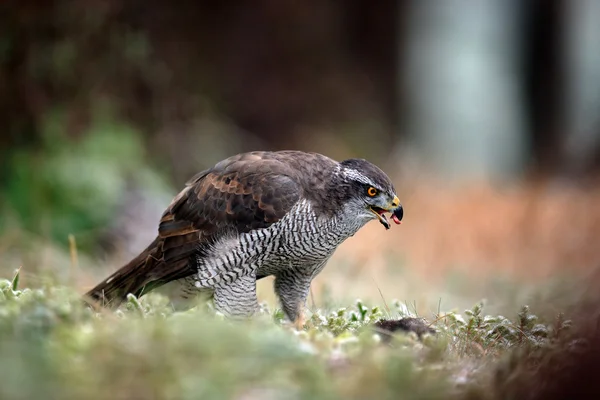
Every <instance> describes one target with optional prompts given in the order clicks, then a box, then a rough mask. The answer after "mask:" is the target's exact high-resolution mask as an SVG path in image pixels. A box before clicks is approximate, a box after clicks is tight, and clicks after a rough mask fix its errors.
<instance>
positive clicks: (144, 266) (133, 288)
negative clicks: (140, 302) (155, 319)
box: [84, 238, 160, 308]
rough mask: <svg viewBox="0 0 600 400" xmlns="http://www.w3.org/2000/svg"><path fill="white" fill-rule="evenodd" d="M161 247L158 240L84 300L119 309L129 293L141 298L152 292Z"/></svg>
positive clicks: (86, 295) (85, 296) (89, 292)
mask: <svg viewBox="0 0 600 400" xmlns="http://www.w3.org/2000/svg"><path fill="white" fill-rule="evenodd" d="M159 247H160V240H159V238H156V239H154V241H153V242H152V243H151V244H150V245H149V246H148V247H147V248H146V249H145V250H144V251H142V252H141V253H140V254H139V255H138V256H137V257H135V258H134V259H133V260H131V261H130V262H129V263H127V264H126V265H124V266H123V267H121V268H120V269H118V270H117V271H116V272H114V273H113V274H112V275H110V276H109V277H108V278H106V279H105V280H103V281H102V282H100V283H99V284H98V285H96V287H94V288H93V289H91V290H90V291H88V292H87V293H86V294H85V295H84V300H85V301H86V302H87V303H89V304H90V305H97V306H102V307H108V308H117V307H118V306H119V305H120V304H121V303H122V302H123V301H124V300H125V299H126V298H127V295H128V294H129V293H132V294H134V295H135V296H137V297H139V296H141V295H142V294H144V293H146V292H148V291H150V290H151V289H152V288H153V287H152V288H151V287H149V286H155V285H153V284H152V283H153V282H152V279H151V278H150V277H151V276H152V275H153V273H152V271H153V269H154V267H155V266H156V265H157V264H158V263H160V255H159V254H158V252H159Z"/></svg>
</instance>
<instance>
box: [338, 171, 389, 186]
mask: <svg viewBox="0 0 600 400" xmlns="http://www.w3.org/2000/svg"><path fill="white" fill-rule="evenodd" d="M344 174H345V175H346V176H347V177H348V178H350V179H352V180H355V181H357V182H360V183H364V184H365V185H371V186H373V187H375V188H377V189H379V190H381V191H383V189H382V188H381V187H379V185H376V184H375V183H374V182H373V181H372V180H370V179H369V178H367V177H366V176H365V175H363V174H362V173H360V172H358V171H357V170H355V169H353V168H344Z"/></svg>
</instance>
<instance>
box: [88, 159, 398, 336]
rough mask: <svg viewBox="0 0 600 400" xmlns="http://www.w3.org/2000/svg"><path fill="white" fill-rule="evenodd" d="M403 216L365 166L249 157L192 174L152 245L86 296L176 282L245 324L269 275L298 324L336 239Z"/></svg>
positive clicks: (379, 174) (388, 189) (389, 189)
mask: <svg viewBox="0 0 600 400" xmlns="http://www.w3.org/2000/svg"><path fill="white" fill-rule="evenodd" d="M386 212H390V213H392V215H391V219H392V220H393V221H394V222H395V223H397V224H399V223H400V220H401V219H402V215H403V211H402V206H401V205H400V201H399V199H398V196H397V195H396V190H395V189H394V185H393V184H392V182H391V180H390V178H389V177H388V176H387V175H386V174H385V173H384V172H383V171H382V170H381V169H380V168H378V167H377V166H375V165H374V164H372V163H370V162H368V161H366V160H363V159H348V160H344V161H341V162H337V161H334V160H333V159H331V158H329V157H326V156H324V155H321V154H317V153H306V152H301V151H292V150H288V151H277V152H267V151H255V152H248V153H241V154H238V155H235V156H232V157H229V158H227V159H225V160H223V161H221V162H219V163H217V164H216V165H214V166H213V167H212V168H209V169H207V170H205V171H202V172H200V173H198V174H197V175H196V176H194V177H193V178H192V179H191V180H190V181H189V182H188V183H187V184H186V186H185V188H184V189H183V190H182V191H181V192H180V193H179V194H178V195H177V196H176V197H175V198H174V199H173V200H172V202H171V204H170V205H169V206H168V207H167V209H166V210H165V212H164V213H163V215H162V218H161V219H160V222H159V224H158V233H157V236H156V238H155V239H154V241H153V242H152V243H151V244H150V245H149V246H148V247H147V248H146V249H145V250H144V251H142V252H141V253H140V254H139V255H138V256H137V257H135V258H134V259H133V260H132V261H130V262H129V263H128V264H126V265H125V266H123V267H122V268H120V269H119V270H117V271H116V272H114V273H113V274H112V275H110V276H109V277H108V278H107V279H106V280H104V281H102V282H101V283H99V284H98V285H97V286H96V287H94V288H93V289H91V290H90V291H89V292H88V293H86V295H85V297H86V298H87V301H88V302H89V303H90V304H98V305H101V306H109V307H113V308H114V307H117V306H118V305H119V304H120V303H121V302H122V301H123V300H125V299H126V296H127V294H129V293H132V294H134V295H136V296H138V297H139V296H142V295H143V294H145V293H148V292H149V291H151V290H153V289H155V288H157V287H159V286H162V285H164V284H167V283H171V284H172V283H174V282H175V283H176V285H177V287H178V288H180V290H179V294H180V295H181V296H183V297H194V296H195V295H197V294H200V293H207V294H209V295H210V296H212V299H213V303H214V306H215V309H216V310H218V311H220V312H222V313H223V314H225V315H226V316H230V317H248V316H251V315H252V314H254V312H255V311H256V310H257V309H258V301H257V296H256V281H257V280H258V279H261V278H264V277H266V276H270V275H274V276H275V281H274V282H275V283H274V290H275V292H276V294H277V297H278V299H279V302H280V304H281V307H282V309H283V311H284V313H285V315H286V316H287V318H289V320H291V321H292V322H294V323H295V324H296V326H297V327H301V326H302V325H303V323H304V307H305V303H306V298H307V295H308V293H309V290H310V284H311V281H312V280H313V278H314V277H315V276H316V275H317V274H318V273H319V272H320V271H321V270H322V269H323V267H324V266H325V264H326V263H327V261H328V259H329V258H330V257H331V255H332V254H333V253H334V251H335V250H336V248H337V247H338V246H339V245H340V243H342V242H343V241H344V240H346V239H347V238H349V237H350V236H352V235H354V234H355V233H356V232H357V231H358V230H359V229H360V228H361V227H362V226H364V225H365V224H366V223H367V222H369V221H371V220H378V221H379V222H380V223H381V224H383V226H384V227H385V228H386V229H389V227H390V224H389V222H388V219H387V218H386V216H385V215H384V213H386Z"/></svg>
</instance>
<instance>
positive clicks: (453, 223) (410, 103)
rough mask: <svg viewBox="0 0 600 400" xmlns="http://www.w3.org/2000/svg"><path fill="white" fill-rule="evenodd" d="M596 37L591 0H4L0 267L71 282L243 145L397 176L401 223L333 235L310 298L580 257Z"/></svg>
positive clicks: (579, 266)
mask: <svg viewBox="0 0 600 400" xmlns="http://www.w3.org/2000/svg"><path fill="white" fill-rule="evenodd" d="M598 43H600V2H598V1H596V0H578V1H569V0H547V1H535V0H532V1H527V2H524V1H520V0H507V1H479V2H471V1H468V0H445V1H443V2H442V1H423V0H420V1H415V0H404V1H402V0H397V1H391V0H380V1H378V2H377V4H376V5H374V3H373V2H369V1H365V0H355V1H351V2H350V1H346V2H343V1H316V0H304V1H287V2H279V1H254V2H233V1H231V2H229V1H222V2H208V1H196V2H192V1H183V2H178V3H177V5H173V4H172V3H169V2H166V1H155V0H145V1H143V2H142V1H137V0H132V1H128V2H121V1H115V0H102V1H99V0H85V1H67V0H57V1H54V2H36V1H20V2H15V1H5V2H2V4H1V5H0V127H1V129H0V273H2V275H5V276H8V275H10V274H12V272H13V271H14V270H15V269H16V268H18V267H20V266H22V276H23V280H24V281H25V282H26V283H25V284H29V285H35V284H36V283H38V282H39V281H40V280H41V279H45V278H43V277H47V276H52V277H54V278H56V279H58V280H59V281H61V282H63V283H67V282H72V283H74V284H76V285H77V286H78V287H79V288H80V290H81V291H82V292H83V290H85V289H87V288H89V287H91V286H92V285H93V284H94V283H96V281H97V280H98V279H101V278H102V277H104V276H105V275H106V274H108V273H109V272H111V271H113V270H114V269H116V268H117V267H119V266H120V265H121V264H123V263H124V262H126V261H128V259H129V258H131V257H133V256H134V255H136V254H137V252H139V251H141V250H142V249H143V248H144V247H145V246H146V245H147V244H148V243H149V242H150V241H151V240H152V238H153V237H154V235H155V232H156V224H157V221H158V219H159V218H160V215H161V213H162V211H163V210H164V208H165V207H166V206H167V205H168V203H169V202H170V200H171V198H172V197H173V196H174V195H175V194H176V193H177V192H178V191H179V190H180V189H181V188H182V187H183V185H184V183H185V181H186V180H187V179H188V178H190V177H191V176H192V175H194V174H195V173H196V172H198V171H200V170H202V169H204V168H207V167H210V166H211V165H213V164H214V163H215V162H217V161H219V160H220V159H222V158H225V157H227V156H229V155H232V154H235V153H238V152H242V151H249V150H257V149H265V150H280V149H301V150H307V151H316V152H320V153H323V154H326V155H328V156H330V157H333V158H335V159H338V160H341V159H344V158H349V157H361V158H367V159H369V160H371V161H373V162H375V163H377V164H378V165H380V166H381V167H382V168H383V169H384V170H385V171H387V172H388V173H389V175H390V176H391V177H392V178H393V180H394V182H395V185H396V187H397V189H398V191H399V195H400V198H401V200H402V202H403V205H404V207H405V220H404V223H403V224H402V225H401V226H394V227H392V229H391V230H390V231H384V230H383V229H382V227H381V226H380V225H379V224H376V223H372V224H368V225H367V227H365V228H364V229H363V230H361V231H360V232H359V233H358V234H357V235H356V236H354V237H353V238H351V239H349V240H348V241H347V242H345V243H344V244H343V245H342V246H341V248H340V249H339V251H338V252H337V253H336V254H335V255H334V257H333V259H332V260H331V262H330V265H329V266H328V268H326V269H325V271H324V272H323V273H322V274H321V275H320V276H319V277H318V278H317V280H316V281H315V285H314V287H313V296H312V297H311V301H312V302H313V304H316V305H317V306H318V305H319V304H320V303H321V302H324V301H326V299H327V298H334V299H339V300H340V301H342V300H345V299H354V298H357V297H361V298H367V299H374V300H375V301H380V300H381V296H382V297H383V298H384V299H387V300H389V299H393V298H398V299H401V300H407V301H410V302H411V303H413V302H414V303H416V304H417V305H416V307H421V304H423V306H422V307H428V306H429V305H430V304H435V305H437V304H438V302H439V301H443V302H444V304H443V305H442V306H444V305H446V306H455V305H459V304H462V303H460V301H461V300H460V299H462V298H469V296H473V298H475V297H477V296H479V297H480V296H486V297H489V298H494V296H497V297H498V298H500V297H502V298H505V297H507V294H509V293H512V292H510V291H509V290H510V287H512V286H511V285H512V283H511V282H517V283H518V285H520V286H519V287H522V286H523V285H534V286H535V285H539V284H540V282H542V280H543V279H546V278H549V277H554V278H556V277H559V279H562V278H561V277H568V276H572V275H573V274H576V273H577V272H578V271H586V270H589V269H590V268H593V267H595V266H598V265H600V248H599V247H598V237H599V235H600V190H599V189H598V179H597V177H598V172H600V47H599V45H598ZM69 235H72V239H71V242H70V241H69V237H70V236H69ZM70 243H71V245H73V244H76V249H77V254H76V257H75V254H73V253H72V252H71V253H70V250H71V251H72V250H73V248H74V246H71V247H70ZM261 285H262V286H261V293H262V294H261V297H262V298H263V299H266V300H272V291H271V290H270V286H269V284H268V282H267V283H261Z"/></svg>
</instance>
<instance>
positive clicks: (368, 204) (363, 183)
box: [340, 158, 404, 229]
mask: <svg viewBox="0 0 600 400" xmlns="http://www.w3.org/2000/svg"><path fill="white" fill-rule="evenodd" d="M340 165H341V171H340V172H341V174H340V175H341V177H342V179H343V180H344V184H345V186H346V187H347V188H348V190H347V195H348V200H349V204H351V205H352V207H354V208H355V211H356V212H357V214H358V216H360V217H363V218H365V219H367V220H368V219H378V220H379V222H380V223H381V224H382V225H383V226H384V227H385V228H386V229H389V228H390V223H389V222H388V220H387V218H386V216H385V213H386V212H389V213H391V214H392V216H391V219H392V220H393V221H394V222H395V223H396V224H400V221H401V220H402V217H403V214H404V210H403V208H402V205H401V204H400V200H399V199H398V195H397V194H396V189H395V188H394V185H393V183H392V181H391V180H390V178H389V177H388V176H387V174H386V173H385V172H383V171H382V170H381V169H380V168H379V167H377V166H376V165H374V164H372V163H370V162H369V161H366V160H363V159H356V158H352V159H348V160H344V161H342V162H341V163H340Z"/></svg>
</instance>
